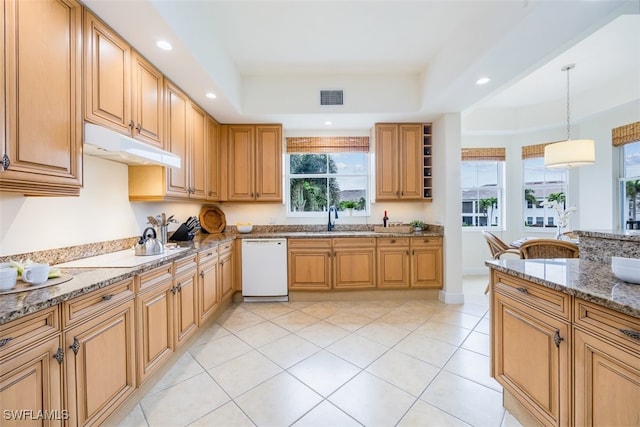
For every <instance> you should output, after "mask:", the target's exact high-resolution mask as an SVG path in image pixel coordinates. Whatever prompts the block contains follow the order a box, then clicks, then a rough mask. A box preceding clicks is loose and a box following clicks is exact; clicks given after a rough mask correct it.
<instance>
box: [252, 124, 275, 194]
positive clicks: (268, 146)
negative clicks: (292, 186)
mask: <svg viewBox="0 0 640 427" xmlns="http://www.w3.org/2000/svg"><path fill="white" fill-rule="evenodd" d="M255 170H256V178H255V180H256V182H255V189H256V200H258V201H262V202H266V201H268V202H281V201H282V127H281V126H280V125H272V126H256V153H255Z"/></svg>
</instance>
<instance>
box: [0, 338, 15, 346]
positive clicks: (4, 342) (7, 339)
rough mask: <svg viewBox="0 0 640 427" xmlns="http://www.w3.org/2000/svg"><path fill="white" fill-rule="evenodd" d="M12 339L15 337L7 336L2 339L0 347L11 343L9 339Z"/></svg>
mask: <svg viewBox="0 0 640 427" xmlns="http://www.w3.org/2000/svg"><path fill="white" fill-rule="evenodd" d="M12 339H13V337H7V338H2V339H0V347H4V346H5V345H7V344H9V341H11V340H12Z"/></svg>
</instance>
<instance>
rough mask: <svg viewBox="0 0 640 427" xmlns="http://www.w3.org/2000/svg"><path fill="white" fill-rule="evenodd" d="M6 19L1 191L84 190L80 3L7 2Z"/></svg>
mask: <svg viewBox="0 0 640 427" xmlns="http://www.w3.org/2000/svg"><path fill="white" fill-rule="evenodd" d="M2 9H3V10H2V11H0V18H2V15H3V14H4V19H2V22H3V24H4V32H3V33H2V38H3V39H4V40H3V49H2V53H1V54H0V55H1V56H0V58H1V59H2V61H1V63H2V64H1V65H0V67H1V68H0V83H2V86H3V87H2V89H0V94H1V95H2V99H3V101H2V104H5V103H6V104H5V105H2V106H1V107H0V114H1V117H0V123H2V125H1V130H0V138H2V139H1V140H0V149H1V150H2V158H3V165H2V167H0V189H1V190H3V191H12V192H20V193H22V194H26V195H30V194H34V195H47V196H58V195H75V196H77V195H78V194H79V190H80V188H81V187H82V108H81V106H82V100H81V93H82V86H81V85H82V79H81V75H82V50H81V46H82V43H81V38H82V7H81V5H80V4H79V3H78V2H76V1H74V0H59V1H54V0H43V1H38V2H34V1H19V0H5V1H4V2H3V6H2Z"/></svg>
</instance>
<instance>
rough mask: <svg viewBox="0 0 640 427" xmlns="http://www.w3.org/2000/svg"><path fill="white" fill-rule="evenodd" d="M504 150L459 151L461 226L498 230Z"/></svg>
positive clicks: (500, 213) (500, 219)
mask: <svg viewBox="0 0 640 427" xmlns="http://www.w3.org/2000/svg"><path fill="white" fill-rule="evenodd" d="M504 153H505V151H504V148H474V149H470V148H465V149H463V150H462V165H461V171H462V226H463V227H501V226H502V218H503V215H504V212H503V203H502V200H503V198H502V194H503V188H504V158H505V156H504Z"/></svg>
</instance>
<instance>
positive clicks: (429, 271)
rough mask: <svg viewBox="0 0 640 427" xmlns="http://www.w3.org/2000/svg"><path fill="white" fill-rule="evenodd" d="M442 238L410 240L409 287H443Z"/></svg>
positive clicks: (415, 238)
mask: <svg viewBox="0 0 640 427" xmlns="http://www.w3.org/2000/svg"><path fill="white" fill-rule="evenodd" d="M443 283H444V282H443V274H442V237H413V238H411V287H412V288H436V289H441V288H442V286H443Z"/></svg>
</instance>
